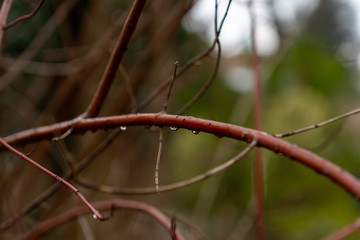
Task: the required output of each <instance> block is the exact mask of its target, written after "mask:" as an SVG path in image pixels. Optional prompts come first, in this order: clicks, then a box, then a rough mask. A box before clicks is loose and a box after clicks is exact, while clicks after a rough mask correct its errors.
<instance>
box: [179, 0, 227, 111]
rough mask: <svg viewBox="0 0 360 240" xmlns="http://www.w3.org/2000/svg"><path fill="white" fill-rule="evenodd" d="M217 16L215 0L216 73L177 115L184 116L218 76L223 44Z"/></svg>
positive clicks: (223, 19)
mask: <svg viewBox="0 0 360 240" xmlns="http://www.w3.org/2000/svg"><path fill="white" fill-rule="evenodd" d="M231 2H232V0H230V1H229V3H228V5H227V8H226V12H225V14H224V16H223V18H222V21H221V27H222V26H223V23H224V21H225V18H226V17H227V14H228V11H229V9H230V5H231ZM217 14H218V2H217V0H215V17H214V19H215V20H214V22H215V40H214V44H215V45H216V46H217V56H216V61H215V68H214V71H213V73H212V74H211V76H210V78H209V79H208V80H207V82H206V83H205V84H204V86H203V87H202V88H201V89H200V90H199V91H198V92H197V94H196V95H195V96H194V97H193V98H192V99H191V100H190V101H189V102H188V103H186V104H185V105H184V106H183V107H182V108H181V109H180V110H179V111H177V113H176V114H183V113H185V112H186V111H187V110H188V109H189V108H190V107H191V106H192V105H194V103H195V102H197V101H198V100H199V99H200V97H201V96H203V95H204V94H205V92H206V91H207V90H208V89H209V87H210V85H211V84H212V83H213V81H214V79H215V77H216V76H217V73H218V70H219V66H220V59H221V44H220V41H219V35H220V32H221V28H219V29H218V26H217V22H218V20H217Z"/></svg>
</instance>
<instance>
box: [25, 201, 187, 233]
mask: <svg viewBox="0 0 360 240" xmlns="http://www.w3.org/2000/svg"><path fill="white" fill-rule="evenodd" d="M94 206H95V207H96V208H97V209H100V210H105V209H110V210H114V209H116V208H120V209H132V210H136V211H141V212H144V213H146V214H148V215H149V216H151V217H153V218H154V219H155V220H156V221H157V222H159V223H160V224H161V225H162V226H163V227H164V228H165V229H166V230H167V231H168V232H169V234H170V236H171V235H172V228H171V222H170V220H169V218H168V217H167V216H165V214H164V213H162V212H161V211H160V210H158V209H157V208H155V207H154V206H151V205H149V204H147V203H143V202H138V201H134V200H125V199H113V200H106V201H103V202H97V203H94ZM88 213H89V211H88V209H86V208H85V207H76V208H74V209H72V210H69V211H67V212H65V213H63V214H61V215H59V216H56V217H54V218H52V219H49V220H47V221H45V222H43V223H40V224H39V225H37V226H36V227H35V228H34V229H32V230H31V231H30V232H28V233H27V234H25V235H24V236H23V237H22V239H26V240H30V239H37V238H38V237H40V236H41V235H43V234H44V233H46V232H48V231H49V230H51V229H53V228H55V227H57V226H59V225H60V224H62V223H65V222H68V221H69V220H71V219H74V218H76V217H78V216H81V215H84V214H88ZM174 231H175V235H176V239H178V240H185V239H184V237H183V236H182V234H181V233H180V232H179V230H178V229H175V230H174Z"/></svg>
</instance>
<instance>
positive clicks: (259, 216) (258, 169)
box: [249, 0, 265, 240]
mask: <svg viewBox="0 0 360 240" xmlns="http://www.w3.org/2000/svg"><path fill="white" fill-rule="evenodd" d="M253 4H254V1H253V0H251V1H250V2H249V13H250V24H251V34H250V38H251V49H252V61H253V72H254V119H255V129H257V130H262V90H261V70H260V59H259V54H258V50H257V46H256V17H255V12H254V7H253ZM254 187H255V191H254V192H255V205H256V224H255V225H256V235H257V239H258V240H262V239H265V235H264V176H263V158H262V151H261V149H260V148H257V149H256V150H255V159H254Z"/></svg>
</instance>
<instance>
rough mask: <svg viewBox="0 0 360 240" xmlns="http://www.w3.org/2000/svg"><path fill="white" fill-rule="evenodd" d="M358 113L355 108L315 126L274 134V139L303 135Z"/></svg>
mask: <svg viewBox="0 0 360 240" xmlns="http://www.w3.org/2000/svg"><path fill="white" fill-rule="evenodd" d="M358 113H360V108H357V109H355V110H352V111H350V112H347V113H344V114H342V115H339V116H337V117H334V118H331V119H329V120H326V121H324V122H321V123H317V124H314V125H311V126H308V127H304V128H300V129H297V130H294V131H291V132H287V133H282V134H275V135H274V137H277V138H282V137H288V136H292V135H295V134H298V133H303V132H306V131H309V130H312V129H315V128H319V127H322V126H325V125H328V124H330V123H333V122H336V121H338V120H341V119H344V118H347V117H350V116H353V115H355V114H358Z"/></svg>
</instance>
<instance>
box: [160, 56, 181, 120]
mask: <svg viewBox="0 0 360 240" xmlns="http://www.w3.org/2000/svg"><path fill="white" fill-rule="evenodd" d="M178 65H179V62H178V61H176V62H175V64H174V73H173V76H172V79H171V82H170V86H169V91H168V94H167V96H166V99H165V102H164V107H163V110H162V111H163V112H165V113H166V111H167V108H168V104H169V100H170V95H171V91H172V88H173V86H174V81H175V78H176V71H177V67H178Z"/></svg>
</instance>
